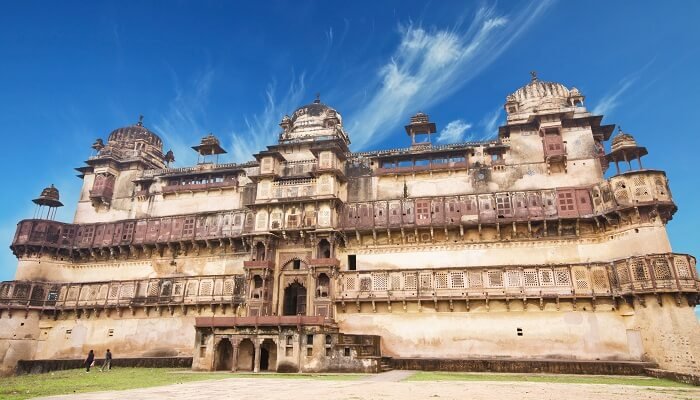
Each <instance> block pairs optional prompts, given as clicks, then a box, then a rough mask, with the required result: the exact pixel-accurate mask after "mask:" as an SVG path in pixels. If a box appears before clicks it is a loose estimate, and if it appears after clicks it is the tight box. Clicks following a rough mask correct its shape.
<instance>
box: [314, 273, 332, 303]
mask: <svg viewBox="0 0 700 400" xmlns="http://www.w3.org/2000/svg"><path fill="white" fill-rule="evenodd" d="M330 284H331V280H330V278H329V277H328V275H326V274H325V273H322V274H320V275H319V276H318V281H317V284H316V297H328V292H329V291H330Z"/></svg>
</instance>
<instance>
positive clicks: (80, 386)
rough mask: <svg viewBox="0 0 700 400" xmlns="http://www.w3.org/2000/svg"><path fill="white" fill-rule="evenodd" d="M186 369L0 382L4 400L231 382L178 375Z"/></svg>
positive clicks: (60, 374) (26, 377)
mask: <svg viewBox="0 0 700 400" xmlns="http://www.w3.org/2000/svg"><path fill="white" fill-rule="evenodd" d="M179 371H186V370H185V369H170V368H115V369H113V370H112V371H110V372H100V371H99V369H96V368H95V369H93V370H92V371H90V373H89V374H87V373H85V370H83V369H71V370H66V371H56V372H49V373H46V374H33V375H21V376H13V377H8V378H2V379H0V398H2V399H13V400H14V399H27V398H32V397H39V396H53V395H58V394H72V393H88V392H97V391H103V390H125V389H136V388H144V387H151V386H161V385H170V384H174V383H185V382H194V381H201V380H206V379H224V378H230V377H231V374H229V373H211V374H176V373H173V372H179Z"/></svg>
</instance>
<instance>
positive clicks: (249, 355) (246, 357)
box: [236, 339, 255, 371]
mask: <svg viewBox="0 0 700 400" xmlns="http://www.w3.org/2000/svg"><path fill="white" fill-rule="evenodd" d="M254 365H255V345H253V342H252V341H251V340H250V339H243V340H241V342H240V343H239V344H238V360H236V366H237V367H238V370H239V371H252V370H253V366H254Z"/></svg>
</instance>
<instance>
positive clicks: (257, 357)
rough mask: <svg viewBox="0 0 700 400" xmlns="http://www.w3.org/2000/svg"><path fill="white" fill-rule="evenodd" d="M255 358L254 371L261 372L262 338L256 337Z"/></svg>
mask: <svg viewBox="0 0 700 400" xmlns="http://www.w3.org/2000/svg"><path fill="white" fill-rule="evenodd" d="M254 345H255V360H254V361H253V372H260V339H259V338H257V337H256V338H255V343H254Z"/></svg>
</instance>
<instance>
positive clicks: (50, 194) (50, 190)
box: [32, 184, 63, 219]
mask: <svg viewBox="0 0 700 400" xmlns="http://www.w3.org/2000/svg"><path fill="white" fill-rule="evenodd" d="M32 202H33V203H34V204H36V209H35V210H34V218H39V219H54V218H55V217H56V210H57V209H58V207H63V203H61V201H60V196H59V194H58V189H56V187H55V186H54V185H53V184H51V186H49V187H47V188H44V190H42V191H41V194H40V195H39V197H37V198H36V199H34V200H32ZM44 207H46V208H44ZM44 210H46V213H45V214H44Z"/></svg>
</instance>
